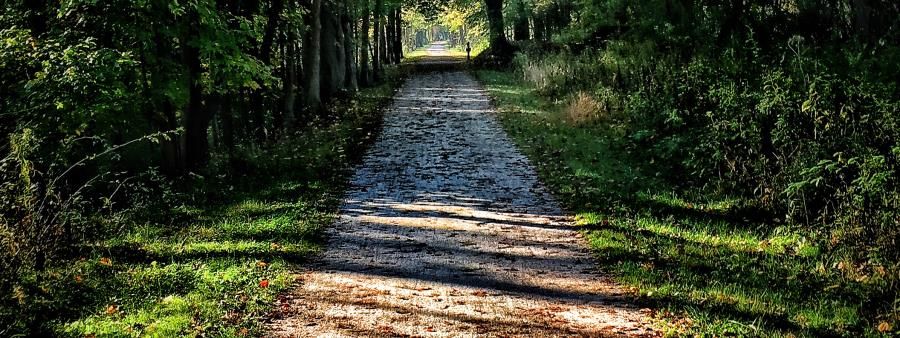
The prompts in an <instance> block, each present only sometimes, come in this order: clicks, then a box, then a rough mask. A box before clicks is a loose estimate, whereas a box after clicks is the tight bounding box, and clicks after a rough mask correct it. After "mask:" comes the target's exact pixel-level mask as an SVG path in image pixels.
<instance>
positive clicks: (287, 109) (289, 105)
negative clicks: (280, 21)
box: [281, 29, 297, 131]
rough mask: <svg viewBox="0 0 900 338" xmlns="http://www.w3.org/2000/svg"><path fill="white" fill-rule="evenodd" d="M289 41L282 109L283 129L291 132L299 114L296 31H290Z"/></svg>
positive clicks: (286, 46)
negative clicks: (295, 109) (297, 110)
mask: <svg viewBox="0 0 900 338" xmlns="http://www.w3.org/2000/svg"><path fill="white" fill-rule="evenodd" d="M286 40H287V41H286V42H285V48H284V50H285V52H284V55H282V57H283V58H284V79H283V80H282V81H283V83H284V85H283V87H282V91H283V94H282V103H281V106H282V109H283V110H284V116H283V122H282V127H283V128H282V129H284V130H286V131H290V130H291V129H292V128H293V127H294V122H295V120H296V119H297V114H296V113H295V112H294V107H295V106H296V102H297V61H296V60H297V59H296V53H297V36H296V34H294V30H293V29H291V30H289V33H288V36H287V39H286Z"/></svg>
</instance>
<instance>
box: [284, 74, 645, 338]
mask: <svg viewBox="0 0 900 338" xmlns="http://www.w3.org/2000/svg"><path fill="white" fill-rule="evenodd" d="M384 119H385V120H384V129H383V132H382V135H380V137H379V139H378V141H376V143H375V144H374V145H373V146H372V148H371V149H370V150H369V152H368V153H367V155H366V157H365V158H364V161H363V163H362V164H361V165H360V167H359V168H358V169H357V172H356V175H355V177H354V178H353V181H352V188H351V189H350V191H349V192H348V195H347V197H346V200H345V202H344V205H343V207H342V209H341V216H340V218H339V219H338V221H337V222H336V224H335V225H334V226H333V227H331V228H330V229H328V230H327V236H328V238H329V243H328V247H327V249H326V250H325V252H324V253H323V254H322V256H321V257H319V258H318V259H317V260H316V262H315V263H314V264H312V265H311V266H310V267H309V269H308V271H305V272H303V273H302V277H301V284H300V286H299V287H298V289H296V290H294V291H293V292H292V293H291V294H289V295H288V296H287V297H286V298H285V299H283V300H282V301H281V302H280V304H279V305H278V306H279V311H278V312H279V313H277V314H276V319H274V320H273V322H272V323H271V324H270V332H271V334H272V335H273V336H296V337H310V336H326V337H356V336H436V337H460V336H492V337H493V336H652V335H655V333H654V332H653V331H652V330H650V329H648V325H647V323H646V316H645V315H643V314H642V313H641V312H640V311H639V309H638V308H636V307H634V306H632V305H629V303H628V302H627V297H626V296H625V294H624V292H623V291H622V290H621V289H620V288H618V287H617V286H616V285H615V284H614V283H612V282H610V281H609V280H607V279H606V278H605V277H603V275H602V274H601V273H599V271H598V269H597V266H596V265H595V264H594V263H593V259H592V257H591V255H590V252H589V251H588V250H587V247H586V244H585V243H584V241H583V239H581V238H580V235H579V233H578V232H577V231H576V230H575V229H574V228H573V226H572V225H571V222H570V218H569V217H567V216H565V215H564V214H563V212H562V211H561V210H560V208H559V206H558V204H557V203H556V201H554V199H553V198H552V196H550V194H549V193H548V192H547V191H546V189H545V188H544V187H543V186H542V185H541V184H540V182H539V181H538V179H537V175H536V174H535V171H534V169H533V168H532V167H531V165H530V164H529V163H528V160H527V159H526V158H525V157H524V156H523V155H522V154H521V153H520V152H519V151H518V150H517V149H516V148H515V146H514V145H513V144H512V142H511V141H510V140H509V139H508V138H507V136H506V134H505V133H504V131H503V129H502V128H501V126H500V125H499V123H498V122H497V121H496V120H495V118H494V116H493V112H492V108H491V105H490V101H489V99H488V97H487V96H486V94H485V93H484V92H483V90H482V88H481V87H480V86H479V85H478V84H477V83H476V82H475V81H474V80H473V79H472V78H471V77H470V76H468V75H467V74H466V73H464V72H434V73H429V74H419V75H415V76H413V77H411V78H410V79H409V80H408V81H407V82H406V83H405V84H404V86H403V87H402V88H401V89H400V91H399V92H398V93H397V95H396V97H395V100H394V103H393V104H392V105H391V106H390V107H389V108H388V110H387V111H386V114H385V117H384Z"/></svg>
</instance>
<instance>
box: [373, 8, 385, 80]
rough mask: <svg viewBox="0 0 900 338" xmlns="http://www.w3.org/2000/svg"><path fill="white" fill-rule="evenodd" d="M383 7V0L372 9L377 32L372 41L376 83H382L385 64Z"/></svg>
mask: <svg viewBox="0 0 900 338" xmlns="http://www.w3.org/2000/svg"><path fill="white" fill-rule="evenodd" d="M382 5H383V0H375V8H373V9H372V19H373V21H372V26H373V27H374V28H375V32H374V34H373V35H372V40H373V42H374V43H375V48H373V49H372V70H373V73H374V74H373V75H374V77H375V82H378V81H381V64H382V62H384V59H383V58H382V57H381V56H382V47H381V44H382V41H383V39H382V38H381V33H382V28H381V7H383V6H382Z"/></svg>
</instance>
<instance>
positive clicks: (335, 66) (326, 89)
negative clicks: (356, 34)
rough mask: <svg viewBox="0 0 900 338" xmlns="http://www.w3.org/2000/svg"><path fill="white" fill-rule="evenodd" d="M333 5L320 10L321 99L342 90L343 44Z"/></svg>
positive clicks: (343, 68) (343, 75) (330, 4)
mask: <svg viewBox="0 0 900 338" xmlns="http://www.w3.org/2000/svg"><path fill="white" fill-rule="evenodd" d="M336 7H337V6H335V5H334V4H333V3H329V4H328V6H322V9H321V24H322V35H321V48H320V50H321V61H320V62H321V73H320V76H321V80H320V81H321V83H320V84H321V92H322V98H323V99H327V98H331V97H333V96H335V95H336V94H337V93H338V92H340V90H341V89H343V88H344V78H345V76H346V74H345V72H344V70H345V65H344V51H343V49H344V42H343V40H344V39H343V32H342V31H341V25H340V23H339V22H338V17H337V15H338V13H337V12H336V10H335V9H336Z"/></svg>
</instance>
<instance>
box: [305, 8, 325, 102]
mask: <svg viewBox="0 0 900 338" xmlns="http://www.w3.org/2000/svg"><path fill="white" fill-rule="evenodd" d="M321 9H322V0H310V3H309V4H308V8H307V15H306V24H307V26H309V28H308V29H307V32H306V43H304V45H303V75H304V76H303V85H304V86H303V99H304V100H303V101H304V102H306V106H307V107H308V109H309V110H311V111H318V110H319V109H320V108H321V106H322V96H321V94H322V91H321V87H320V83H319V79H320V76H321V75H320V74H319V73H320V66H321V65H320V61H321V55H320V52H321V51H320V49H321V42H322V40H321V39H322V21H321V17H320V14H321V13H320V12H321Z"/></svg>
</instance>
